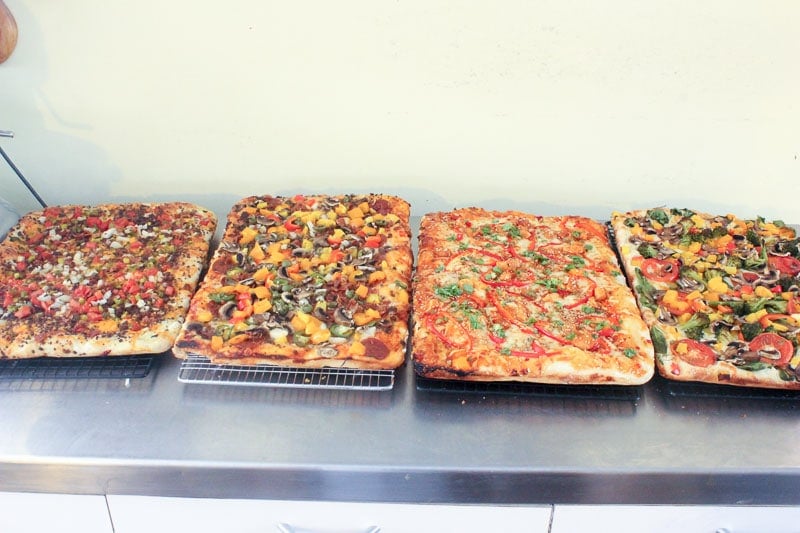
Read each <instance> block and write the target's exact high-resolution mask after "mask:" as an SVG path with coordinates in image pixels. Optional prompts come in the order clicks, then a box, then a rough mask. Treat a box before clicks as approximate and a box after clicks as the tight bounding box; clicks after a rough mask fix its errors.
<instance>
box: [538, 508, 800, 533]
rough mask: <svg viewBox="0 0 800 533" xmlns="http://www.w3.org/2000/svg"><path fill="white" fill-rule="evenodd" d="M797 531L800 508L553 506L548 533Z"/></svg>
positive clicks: (772, 532)
mask: <svg viewBox="0 0 800 533" xmlns="http://www.w3.org/2000/svg"><path fill="white" fill-rule="evenodd" d="M586 531H614V532H615V533H629V532H630V533H641V532H642V531H647V532H648V533H660V532H665V533H666V532H670V533H672V532H675V531H680V532H681V533H695V532H696V533H716V532H719V533H749V532H752V533H766V532H769V533H784V532H785V533H796V532H798V531H800V507H740V506H736V507H721V506H672V505H598V506H594V505H556V506H555V509H554V511H553V527H552V529H551V533H579V532H580V533H585V532H586Z"/></svg>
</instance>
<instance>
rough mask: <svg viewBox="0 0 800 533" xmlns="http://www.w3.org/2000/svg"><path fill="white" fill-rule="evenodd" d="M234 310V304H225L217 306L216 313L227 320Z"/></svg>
mask: <svg viewBox="0 0 800 533" xmlns="http://www.w3.org/2000/svg"><path fill="white" fill-rule="evenodd" d="M234 309H236V302H225V303H224V304H222V305H220V306H219V309H218V310H217V313H218V314H219V316H220V317H221V318H224V319H225V320H228V319H230V318H231V316H233V310H234Z"/></svg>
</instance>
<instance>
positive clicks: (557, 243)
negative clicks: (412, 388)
mask: <svg viewBox="0 0 800 533" xmlns="http://www.w3.org/2000/svg"><path fill="white" fill-rule="evenodd" d="M419 242H420V249H419V260H418V265H417V272H416V274H415V278H414V333H413V355H414V364H415V368H416V371H417V373H418V374H419V375H421V376H424V377H430V378H440V379H460V380H476V381H507V380H514V381H533V382H541V383H559V384H640V383H643V382H645V381H647V380H648V379H650V377H651V376H652V374H653V368H654V363H653V351H652V346H651V343H650V338H649V335H648V333H647V328H646V326H645V324H644V322H643V321H642V319H641V316H640V315H639V312H638V309H637V307H636V302H635V300H634V298H633V294H632V293H631V291H630V289H629V288H628V286H627V285H626V283H625V278H624V276H623V275H622V273H621V271H620V267H619V265H618V263H617V260H616V256H615V255H614V252H613V250H612V249H611V246H610V244H609V240H608V235H607V232H606V229H605V227H604V226H602V225H601V224H599V223H598V222H595V221H593V220H590V219H587V218H582V217H574V216H562V217H541V216H534V215H529V214H525V213H520V212H516V211H508V212H498V211H487V210H483V209H479V208H466V209H459V210H455V211H453V212H449V213H432V214H428V215H426V216H424V217H423V219H422V222H421V227H420V235H419Z"/></svg>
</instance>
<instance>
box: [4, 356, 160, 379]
mask: <svg viewBox="0 0 800 533" xmlns="http://www.w3.org/2000/svg"><path fill="white" fill-rule="evenodd" d="M154 359H155V356H153V355H131V356H127V355H125V356H106V357H38V358H35V359H3V360H0V380H21V379H33V380H52V379H135V378H144V377H146V376H147V375H148V374H149V373H150V370H151V369H152V368H153V362H154Z"/></svg>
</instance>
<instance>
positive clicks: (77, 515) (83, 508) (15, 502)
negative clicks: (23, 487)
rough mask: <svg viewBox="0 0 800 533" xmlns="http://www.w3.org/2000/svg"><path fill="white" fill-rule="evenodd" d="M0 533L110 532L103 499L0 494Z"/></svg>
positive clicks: (54, 495) (15, 493) (99, 497)
mask: <svg viewBox="0 0 800 533" xmlns="http://www.w3.org/2000/svg"><path fill="white" fill-rule="evenodd" d="M0 531H3V532H5V531H8V532H13V533H29V532H30V533H41V532H43V531H47V532H58V533H113V529H112V527H111V520H110V519H109V517H108V507H107V506H106V499H105V498H104V497H103V496H77V495H72V494H34V493H17V492H0Z"/></svg>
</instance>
